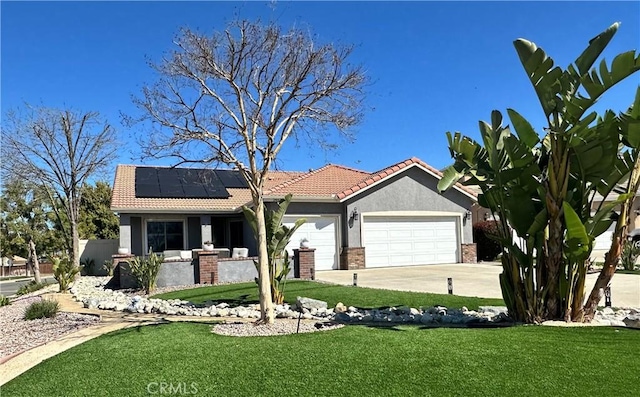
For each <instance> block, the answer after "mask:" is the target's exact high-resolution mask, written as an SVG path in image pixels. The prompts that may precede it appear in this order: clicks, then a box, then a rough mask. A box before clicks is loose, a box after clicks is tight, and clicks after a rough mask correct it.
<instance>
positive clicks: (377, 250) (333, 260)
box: [111, 158, 476, 270]
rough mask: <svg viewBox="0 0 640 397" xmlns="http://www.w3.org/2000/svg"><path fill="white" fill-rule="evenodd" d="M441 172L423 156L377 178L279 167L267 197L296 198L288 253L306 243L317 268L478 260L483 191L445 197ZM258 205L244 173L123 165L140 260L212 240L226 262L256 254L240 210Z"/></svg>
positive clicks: (116, 194)
mask: <svg viewBox="0 0 640 397" xmlns="http://www.w3.org/2000/svg"><path fill="white" fill-rule="evenodd" d="M441 176H442V174H441V173H440V171H438V170H437V169H435V168H433V167H431V166H429V165H428V164H426V163H424V162H423V161H421V160H419V159H417V158H411V159H408V160H406V161H402V162H400V163H397V164H393V165H391V166H389V167H387V168H385V169H383V170H380V171H376V172H373V173H370V172H365V171H361V170H357V169H353V168H349V167H345V166H341V165H335V164H329V165H326V166H324V167H322V168H320V169H317V170H309V171H308V172H285V171H272V172H271V173H270V174H269V175H268V180H267V181H266V184H265V191H264V199H265V202H266V203H267V205H275V204H274V203H275V202H276V201H277V200H279V199H281V198H283V197H284V196H285V195H287V194H289V193H291V194H292V195H293V200H292V202H291V204H290V205H289V208H288V211H287V215H286V218H285V223H286V224H293V223H294V222H295V220H296V219H298V218H305V219H306V223H305V224H304V225H303V226H302V227H301V228H300V229H298V231H297V232H296V233H295V235H294V237H293V239H292V241H291V243H290V244H289V246H288V249H293V248H297V247H298V246H299V244H300V240H301V239H302V238H307V239H308V240H309V243H310V246H311V247H312V248H314V249H315V270H331V269H354V268H363V267H367V268H371V267H385V266H408V265H423V264H438V263H454V262H475V245H474V244H473V241H472V228H471V212H470V208H471V207H472V205H473V204H474V203H475V202H476V194H475V193H474V192H473V191H472V190H470V189H468V188H466V187H464V186H462V185H456V186H455V187H454V188H452V189H450V190H448V191H447V192H445V193H444V194H440V193H438V190H437V183H438V181H439V179H440V178H441ZM250 203H251V194H250V191H249V189H248V188H247V185H246V183H245V181H244V180H243V179H242V177H241V175H240V173H239V172H238V171H234V170H221V169H192V168H167V167H144V166H132V165H119V166H118V167H117V170H116V175H115V181H114V186H113V197H112V201H111V209H112V210H113V211H115V212H117V213H118V214H119V216H120V246H121V247H125V248H128V250H129V252H130V253H132V254H136V255H140V254H143V253H145V252H147V251H148V250H149V248H152V249H153V250H154V251H156V252H157V251H169V250H171V251H175V252H176V253H178V252H185V251H190V250H194V249H200V248H201V247H202V245H203V243H204V242H205V241H211V242H213V243H214V245H215V247H216V248H217V249H220V253H221V257H224V256H228V254H229V253H230V252H232V251H233V249H234V248H237V247H246V248H247V249H248V252H249V255H250V256H253V255H255V254H256V244H255V239H254V237H253V233H252V230H251V228H250V226H249V225H248V223H247V222H246V220H245V219H244V216H243V213H242V210H241V208H242V206H243V205H250ZM185 256H188V253H186V255H185Z"/></svg>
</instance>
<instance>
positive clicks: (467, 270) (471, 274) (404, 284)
mask: <svg viewBox="0 0 640 397" xmlns="http://www.w3.org/2000/svg"><path fill="white" fill-rule="evenodd" d="M354 273H357V274H358V286H361V287H370V288H384V289H391V290H399V291H416V292H431V293H437V294H446V293H448V290H447V288H448V287H447V278H449V277H451V278H452V279H453V293H454V294H455V295H462V296H477V297H481V298H502V291H501V290H500V282H499V279H498V276H499V275H500V273H502V266H501V265H500V264H499V263H494V262H486V263H472V264H467V263H453V264H446V265H425V266H406V267H387V268H378V269H361V270H349V271H347V270H338V271H336V270H328V271H319V272H316V280H319V281H325V282H329V283H334V284H341V285H352V284H353V274H354ZM597 277H598V274H589V275H587V283H586V287H587V294H588V293H590V292H591V288H593V285H594V284H595V282H596V278H597ZM611 303H612V305H613V306H614V307H635V308H638V307H640V276H638V275H633V274H616V275H615V276H613V280H612V281H611ZM601 305H602V306H604V300H602V301H601Z"/></svg>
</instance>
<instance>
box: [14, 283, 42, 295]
mask: <svg viewBox="0 0 640 397" xmlns="http://www.w3.org/2000/svg"><path fill="white" fill-rule="evenodd" d="M47 285H49V283H47V282H44V281H43V282H41V283H36V282H35V281H31V282H30V283H29V284H25V285H23V286H22V287H20V288H19V289H18V292H16V295H26V294H28V293H31V292H34V291H37V290H39V289H43V288H44V287H46V286H47Z"/></svg>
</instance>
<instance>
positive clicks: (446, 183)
mask: <svg viewBox="0 0 640 397" xmlns="http://www.w3.org/2000/svg"><path fill="white" fill-rule="evenodd" d="M464 175H465V173H464V172H462V171H458V170H457V169H456V167H455V164H453V165H450V166H448V167H447V168H445V170H444V172H443V173H442V178H440V180H439V181H438V190H439V191H440V192H444V191H445V190H447V189H449V188H450V187H451V186H453V185H455V184H456V183H458V181H459V180H460V179H461V178H462V177H463V176H464Z"/></svg>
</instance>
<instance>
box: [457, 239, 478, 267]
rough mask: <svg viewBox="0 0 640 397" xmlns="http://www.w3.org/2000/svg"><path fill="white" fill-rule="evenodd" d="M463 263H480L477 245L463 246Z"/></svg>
mask: <svg viewBox="0 0 640 397" xmlns="http://www.w3.org/2000/svg"><path fill="white" fill-rule="evenodd" d="M461 249H462V263H478V251H477V247H476V244H475V243H472V244H461Z"/></svg>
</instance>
